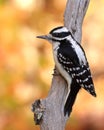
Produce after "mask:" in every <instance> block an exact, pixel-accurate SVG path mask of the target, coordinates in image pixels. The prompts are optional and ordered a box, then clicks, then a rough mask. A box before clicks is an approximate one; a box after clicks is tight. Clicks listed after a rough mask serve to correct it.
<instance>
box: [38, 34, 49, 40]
mask: <svg viewBox="0 0 104 130" xmlns="http://www.w3.org/2000/svg"><path fill="white" fill-rule="evenodd" d="M37 38H41V39H46V40H48V39H49V36H48V35H41V36H37Z"/></svg>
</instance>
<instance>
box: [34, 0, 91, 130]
mask: <svg viewBox="0 0 104 130" xmlns="http://www.w3.org/2000/svg"><path fill="white" fill-rule="evenodd" d="M89 1H90V0H68V1H67V4H66V10H65V15H64V20H65V23H64V25H65V26H66V27H67V28H68V29H69V30H70V31H71V32H72V33H73V35H74V37H75V38H76V40H77V41H78V42H80V41H81V34H82V22H83V18H84V15H85V13H86V10H87V7H88V4H89ZM55 72H56V73H55V75H54V76H53V79H52V85H51V89H50V92H49V95H48V97H47V98H46V99H43V100H40V104H41V108H45V109H44V110H45V111H44V112H43V111H42V110H43V109H41V108H40V105H38V106H39V109H40V112H39V111H36V112H37V113H39V114H40V115H41V113H43V115H41V117H42V119H41V118H40V121H41V122H39V118H38V124H39V123H40V128H41V130H64V129H65V124H66V121H67V119H68V117H65V116H64V112H63V107H64V100H65V96H66V94H67V84H66V82H65V80H64V79H63V78H62V77H61V76H60V75H59V73H58V71H57V70H56V71H55ZM33 106H35V105H33ZM39 109H38V108H37V109H36V110H39ZM33 110H35V108H33ZM33 112H34V111H33ZM37 117H40V116H38V115H37ZM36 119H37V118H36Z"/></svg>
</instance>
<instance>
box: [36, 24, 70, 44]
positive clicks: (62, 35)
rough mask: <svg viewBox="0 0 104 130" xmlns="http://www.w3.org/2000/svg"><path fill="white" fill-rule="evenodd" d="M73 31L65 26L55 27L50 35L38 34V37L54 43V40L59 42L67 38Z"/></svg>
mask: <svg viewBox="0 0 104 130" xmlns="http://www.w3.org/2000/svg"><path fill="white" fill-rule="evenodd" d="M69 35H71V33H70V32H69V31H68V29H67V28H66V27H64V26H60V27H57V28H54V29H52V30H51V31H50V33H49V34H48V35H42V36H37V38H41V39H46V40H48V41H49V42H51V43H53V42H54V41H56V42H58V41H61V40H64V39H66V38H67V37H68V36H69Z"/></svg>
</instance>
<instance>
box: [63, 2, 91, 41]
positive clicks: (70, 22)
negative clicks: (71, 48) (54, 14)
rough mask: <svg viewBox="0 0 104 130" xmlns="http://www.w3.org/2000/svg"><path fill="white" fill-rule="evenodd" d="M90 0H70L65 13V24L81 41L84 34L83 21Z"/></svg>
mask: <svg viewBox="0 0 104 130" xmlns="http://www.w3.org/2000/svg"><path fill="white" fill-rule="evenodd" d="M89 1H90V0H68V1H67V4H66V10H65V14H64V21H65V23H64V25H65V26H66V27H67V28H68V29H69V30H70V31H71V32H72V34H73V35H74V37H75V39H76V40H77V41H78V42H79V43H80V42H81V36H82V22H83V19H84V16H85V14H86V10H87V7H88V4H89Z"/></svg>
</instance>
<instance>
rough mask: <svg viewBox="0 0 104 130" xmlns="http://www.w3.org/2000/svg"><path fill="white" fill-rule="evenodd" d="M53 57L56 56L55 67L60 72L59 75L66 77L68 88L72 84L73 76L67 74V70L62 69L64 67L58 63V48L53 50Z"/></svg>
mask: <svg viewBox="0 0 104 130" xmlns="http://www.w3.org/2000/svg"><path fill="white" fill-rule="evenodd" d="M53 49H54V51H53V56H54V61H55V65H56V67H57V69H58V71H59V73H60V74H61V75H62V76H63V77H64V79H65V80H66V81H67V83H68V86H69V85H70V84H71V76H70V75H69V74H68V73H67V72H66V70H65V69H64V68H63V67H62V65H61V64H60V63H59V62H58V59H57V49H58V48H57V47H56V48H53Z"/></svg>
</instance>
